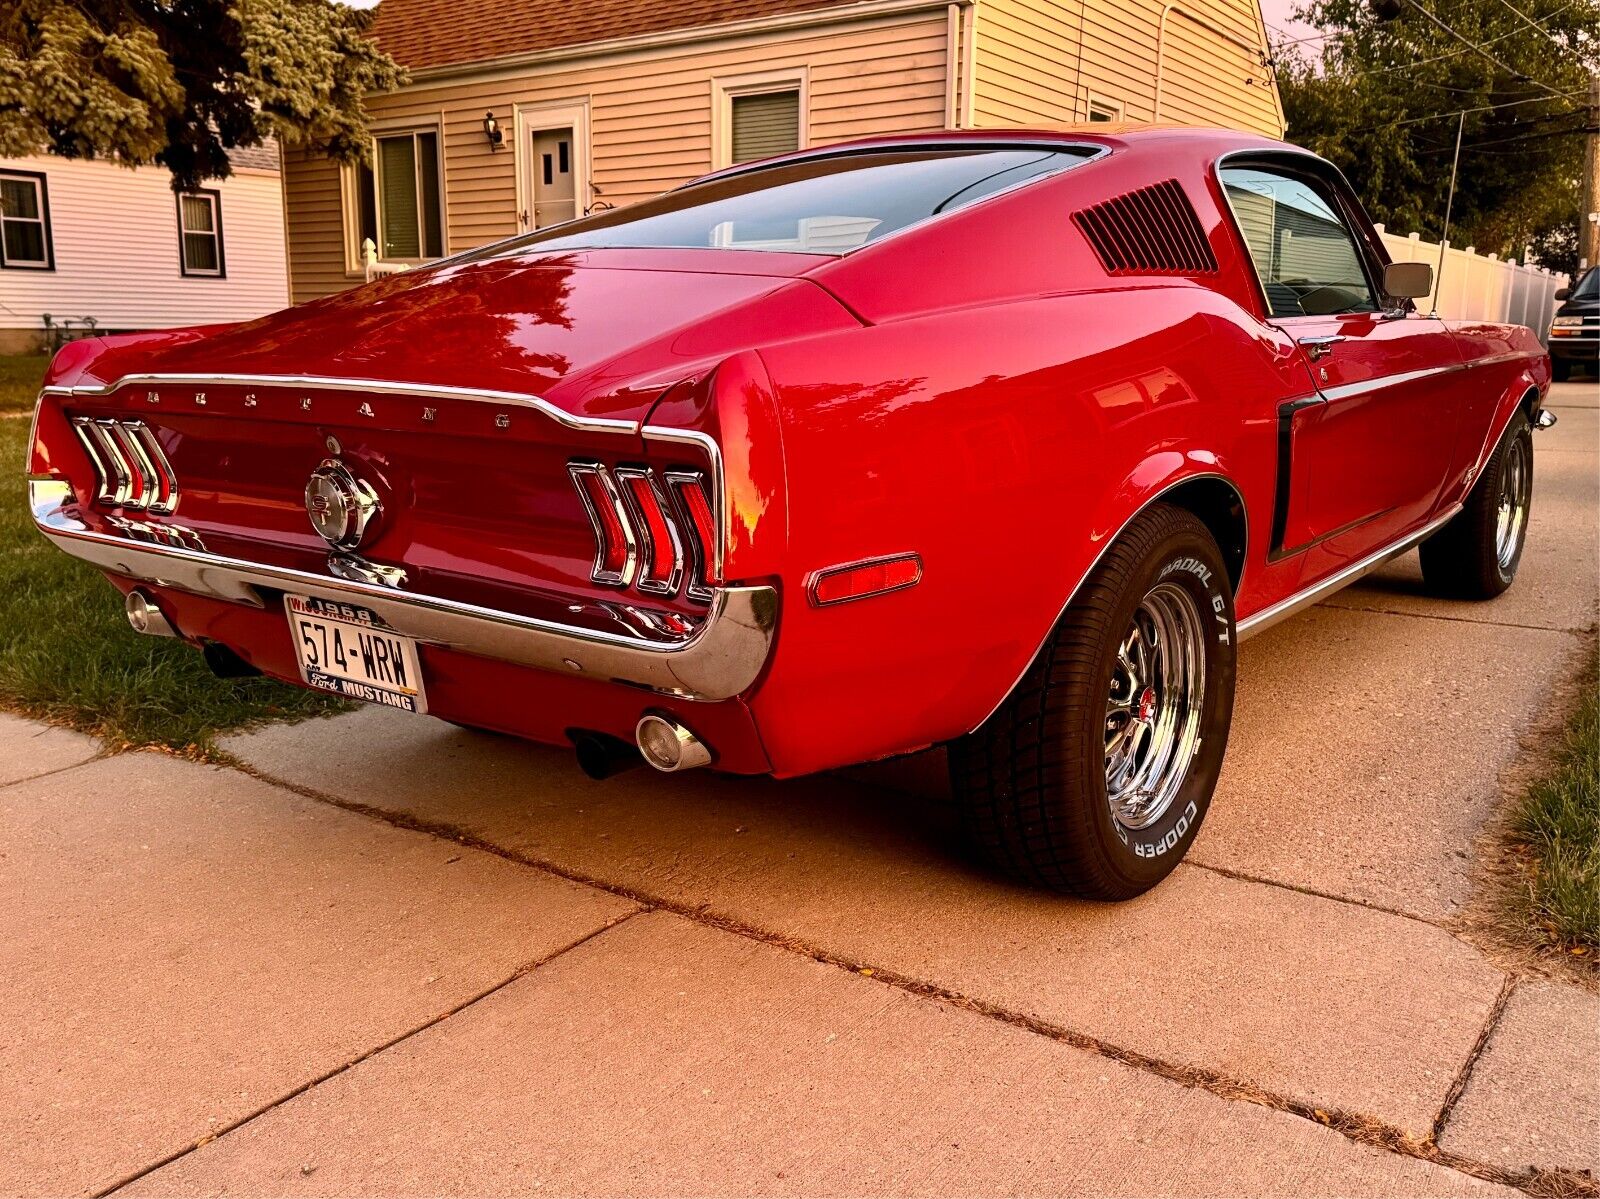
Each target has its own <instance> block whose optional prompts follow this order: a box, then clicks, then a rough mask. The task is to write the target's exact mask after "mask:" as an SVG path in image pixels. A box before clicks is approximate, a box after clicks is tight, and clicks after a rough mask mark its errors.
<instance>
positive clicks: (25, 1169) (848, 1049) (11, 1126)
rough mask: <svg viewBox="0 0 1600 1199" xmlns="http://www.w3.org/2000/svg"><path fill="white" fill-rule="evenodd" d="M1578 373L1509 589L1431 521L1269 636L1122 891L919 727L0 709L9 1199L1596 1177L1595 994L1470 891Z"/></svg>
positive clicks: (1280, 1190)
mask: <svg viewBox="0 0 1600 1199" xmlns="http://www.w3.org/2000/svg"><path fill="white" fill-rule="evenodd" d="M1597 398H1600V389H1597V388H1596V387H1595V386H1594V385H1592V384H1573V385H1567V386H1563V387H1559V388H1557V390H1556V394H1555V396H1554V398H1553V403H1552V406H1553V407H1554V408H1555V409H1556V411H1557V412H1558V413H1559V415H1560V418H1561V423H1560V425H1559V426H1558V427H1557V428H1556V429H1555V430H1554V431H1552V432H1550V433H1547V434H1543V435H1541V436H1540V438H1539V439H1538V440H1537V475H1538V481H1537V487H1536V496H1535V506H1534V514H1533V527H1532V531H1531V535H1530V545H1529V550H1528V552H1527V555H1526V557H1525V558H1524V562H1523V567H1522V576H1521V577H1520V578H1519V580H1518V582H1517V585H1516V586H1515V587H1514V588H1513V589H1512V590H1511V591H1510V592H1509V593H1508V594H1507V595H1506V596H1504V597H1502V598H1501V599H1499V600H1496V601H1494V602H1492V603H1488V604H1481V605H1460V604H1449V603H1442V602H1438V601H1435V600H1431V599H1428V598H1426V597H1425V596H1423V595H1422V594H1421V590H1420V583H1419V578H1418V575H1417V570H1416V564H1415V559H1414V557H1413V558H1407V559H1402V560H1401V561H1399V562H1397V563H1396V564H1394V565H1393V566H1392V567H1391V568H1390V569H1388V570H1387V571H1385V572H1384V573H1382V574H1380V575H1378V576H1375V577H1374V578H1373V579H1371V580H1370V581H1369V582H1367V583H1366V584H1365V585H1363V586H1360V587H1359V588H1356V589H1353V590H1350V591H1347V592H1345V593H1343V594H1341V595H1340V596H1338V597H1336V598H1335V599H1334V600H1333V601H1332V602H1331V603H1328V604H1325V605H1323V606H1321V607H1318V608H1316V609H1313V610H1312V611H1311V612H1310V613H1308V614H1307V615H1305V616H1303V617H1301V618H1299V619H1297V620H1296V621H1293V622H1291V623H1289V624H1286V625H1283V626H1279V627H1278V628H1277V629H1274V630H1272V631H1271V632H1269V633H1267V634H1264V635H1263V636H1261V637H1259V638H1257V639H1255V640H1254V641H1251V642H1250V643H1248V644H1247V645H1246V647H1245V648H1244V651H1243V661H1242V665H1241V671H1240V691H1239V701H1238V708H1237V715H1236V723H1235V728H1234V735H1233V740H1232V743H1231V747H1230V749H1229V755H1228V762H1227V766H1226V769H1225V771H1224V776H1223V781H1222V786H1221V791H1220V793H1219V795H1218V797H1217V801H1216V803H1215V804H1214V805H1213V807H1212V810H1211V815H1210V818H1209V821H1208V823H1207V825H1206V827H1205V830H1204V832H1203V833H1202V835H1201V838H1200V840H1199V843H1198V844H1197V846H1196V847H1195V851H1194V853H1193V854H1192V855H1191V858H1190V860H1189V862H1188V863H1187V864H1186V865H1184V866H1182V867H1180V869H1179V870H1178V871H1177V873H1176V874H1174V875H1173V876H1172V878H1171V879H1170V880H1169V881H1168V882H1166V883H1165V884H1163V885H1162V886H1161V887H1159V888H1157V890H1156V891H1154V892H1153V893H1151V894H1150V895H1148V896H1145V897H1143V898H1142V899H1140V900H1137V901H1135V902H1132V903H1128V904H1124V905H1120V906H1104V905H1092V904H1085V903H1077V902H1071V901H1067V900H1062V899H1058V898H1055V897H1052V896H1047V895H1041V894H1035V893H1030V892H1028V891H1024V890H1021V889H1017V888H1014V887H1010V886H1007V885H1004V884H1002V883H998V882H996V881H994V880H993V879H991V878H988V877H986V876H985V875H983V874H981V873H979V872H978V871H976V870H975V869H973V868H972V867H971V866H970V865H969V864H968V863H967V862H966V861H965V860H964V859H963V858H962V857H961V856H960V854H959V852H958V851H957V850H956V848H955V847H953V845H952V844H951V841H950V836H949V832H948V809H947V806H946V805H945V804H944V802H943V800H942V797H941V788H940V785H939V783H938V763H937V761H934V760H929V759H922V760H912V761H909V762H905V763H898V764H895V765H893V766H891V767H880V768H876V769H873V770H863V771H857V772H853V773H852V775H851V776H850V777H848V778H846V777H838V776H830V777H821V778H811V779H805V780H801V781H796V782H788V783H772V782H761V781H757V782H752V781H741V780H737V779H728V778H721V777H717V776H714V775H707V774H698V775H689V776H684V777H667V776H657V775H652V774H650V773H648V772H644V771H639V772H634V773H631V774H628V775H624V776H622V777H620V778H617V779H613V780H611V781H609V782H607V783H593V782H590V781H589V780H587V779H586V778H584V777H583V776H582V775H581V774H580V773H579V772H578V770H577V768H576V766H575V765H574V764H573V762H572V761H571V758H570V756H569V755H567V754H563V753H557V752H554V751H550V750H544V749H540V748H538V747H533V746H528V745H523V744H520V743H517V742H514V741H509V740H505V739H501V738H496V737H491V736H485V735H479V734H473V733H467V732H462V731H460V730H456V729H454V728H451V727H449V726H447V725H444V724H440V723H438V722H434V721H429V720H418V719H416V718H412V717H407V716H403V715H398V714H395V713H392V712H385V711H380V710H377V709H372V710H364V711H361V712H358V713H356V714H354V715H350V716H346V717H341V718H338V719H334V720H327V721H317V722H312V723H309V724H305V725H300V726H295V727H275V728H270V729H267V730H264V731H261V732H258V733H255V734H251V735H248V736H242V737H238V738H235V739H233V740H232V741H230V742H229V743H228V744H227V749H228V751H229V752H230V753H231V754H233V755H234V756H235V757H236V758H237V760H238V763H239V766H238V768H237V769H228V768H221V767H214V766H200V765H196V764H193V763H189V762H184V761H179V760H176V759H173V758H169V757H165V756H160V755H154V754H134V755H124V756H120V757H101V756H98V746H97V745H96V744H95V743H93V742H91V741H88V740H87V739H85V738H81V737H77V736H75V735H72V734H67V733H62V732H59V731H55V730H48V729H44V728H42V727H41V726H37V725H33V724H30V723H27V722H24V721H20V720H16V719H13V718H4V717H0V912H4V913H5V915H4V917H3V921H4V924H3V927H4V929H5V936H4V937H3V938H0V1145H3V1146H4V1147H5V1149H4V1152H0V1193H6V1194H10V1193H20V1194H52V1193H105V1192H108V1191H113V1190H119V1191H122V1192H125V1193H129V1194H163V1195H171V1194H218V1193H223V1192H230V1193H251V1194H254V1193H273V1194H318V1195H345V1194H384V1195H422V1194H466V1193H473V1194H489V1193H501V1192H505V1193H511V1192H516V1193H521V1194H535V1193H547V1194H562V1193H574V1192H577V1193H588V1194H593V1193H607V1194H624V1193H627V1194H635V1193H638V1194H661V1193H684V1194H688V1193H695V1194H810V1193H830V1194H843V1193H878V1192H892V1193H897V1194H898V1193H919V1194H932V1193H941V1194H943V1193H974V1194H999V1193H1007V1194H1010V1193H1027V1194H1096V1195H1099V1194H1104V1195H1154V1194H1174V1195H1231V1194H1251V1195H1263V1194H1283V1195H1289V1194H1296V1195H1303V1194H1318V1195H1321V1194H1339V1195H1372V1196H1390V1195H1419V1196H1420V1195H1428V1196H1432V1195H1456V1194H1479V1193H1491V1192H1492V1193H1503V1194H1513V1193H1515V1192H1514V1191H1512V1190H1509V1189H1507V1186H1508V1184H1509V1185H1511V1186H1521V1187H1523V1188H1524V1189H1527V1190H1530V1191H1531V1192H1533V1193H1536V1194H1554V1193H1561V1194H1582V1193H1590V1194H1593V1193H1596V1191H1595V1183H1594V1177H1593V1174H1592V1173H1588V1172H1591V1171H1600V1071H1597V1070H1596V1069H1595V1062H1596V1060H1600V996H1597V995H1596V994H1595V993H1594V992H1593V991H1591V990H1586V989H1582V988H1578V987H1575V986H1573V985H1570V984H1563V983H1554V982H1549V981H1544V980H1540V979H1537V978H1533V977H1528V976H1524V975H1522V974H1519V973H1518V972H1517V971H1516V969H1515V967H1514V966H1508V965H1507V964H1505V963H1504V962H1501V961H1500V960H1498V959H1497V958H1496V957H1495V956H1491V954H1490V953H1488V952H1485V951H1484V950H1482V949H1480V948H1479V947H1478V946H1477V945H1475V944H1474V943H1473V942H1472V941H1471V940H1469V939H1468V937H1467V935H1466V933H1465V932H1464V929H1465V928H1466V925H1467V921H1466V919H1465V913H1466V911H1467V908H1468V905H1469V903H1470V902H1471V900H1472V896H1473V886H1474V883H1473V880H1474V854H1475V844H1474V842H1475V839H1476V838H1477V837H1478V835H1479V832H1480V830H1481V829H1482V828H1483V826H1484V824H1485V822H1486V821H1487V820H1488V819H1489V818H1490V817H1491V816H1492V814H1493V813H1494V812H1495V811H1496V808H1497V805H1498V804H1499V802H1500V798H1501V794H1502V774H1503V772H1506V771H1507V770H1508V768H1510V767H1512V766H1513V763H1514V762H1515V761H1516V759H1517V758H1518V755H1519V752H1522V751H1521V750H1520V749H1519V745H1520V743H1521V742H1522V741H1524V740H1525V739H1526V738H1525V737H1524V734H1525V732H1526V731H1527V730H1529V729H1530V728H1532V729H1537V728H1538V727H1539V726H1540V724H1541V722H1542V721H1545V720H1546V719H1547V717H1548V716H1549V713H1550V710H1551V708H1552V705H1553V704H1554V703H1556V702H1557V700H1556V699H1555V698H1553V697H1556V696H1558V695H1559V694H1560V690H1561V687H1562V685H1563V683H1564V682H1565V681H1566V680H1567V679H1569V677H1570V675H1571V672H1572V671H1573V669H1574V667H1575V666H1576V664H1577V660H1578V656H1579V651H1580V649H1581V645H1582V632H1583V631H1584V630H1586V629H1589V628H1591V627H1592V626H1593V624H1594V621H1595V617H1596V579H1597V561H1596V545H1597V536H1600V530H1597V514H1600V496H1597V487H1600V484H1597V479H1600V453H1597V450H1600V426H1597V419H1600V412H1597V410H1596V409H1597V403H1596V401H1597ZM508 702H514V697H508ZM1527 748H1530V749H1532V750H1534V751H1536V750H1537V746H1536V745H1534V746H1530V747H1527Z"/></svg>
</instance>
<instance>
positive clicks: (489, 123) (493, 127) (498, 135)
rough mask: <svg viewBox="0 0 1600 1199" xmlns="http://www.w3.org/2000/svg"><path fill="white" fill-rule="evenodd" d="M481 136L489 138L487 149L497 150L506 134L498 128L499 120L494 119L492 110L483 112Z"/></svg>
mask: <svg viewBox="0 0 1600 1199" xmlns="http://www.w3.org/2000/svg"><path fill="white" fill-rule="evenodd" d="M483 136H484V137H486V138H488V139H489V149H491V150H498V149H499V148H500V144H501V143H502V142H504V141H505V140H506V135H505V133H504V131H503V130H501V128H500V122H499V121H497V120H495V119H494V113H493V112H486V113H484V114H483Z"/></svg>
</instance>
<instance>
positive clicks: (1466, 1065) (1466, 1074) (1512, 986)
mask: <svg viewBox="0 0 1600 1199" xmlns="http://www.w3.org/2000/svg"><path fill="white" fill-rule="evenodd" d="M1516 987H1517V976H1516V975H1514V974H1507V975H1506V976H1505V978H1504V979H1502V980H1501V982H1500V993H1499V994H1498V995H1496V996H1495V997H1494V1006H1493V1007H1491V1008H1490V1009H1489V1016H1488V1018H1487V1019H1486V1020H1484V1022H1483V1028H1482V1029H1480V1030H1479V1032H1478V1039H1477V1041H1476V1042H1475V1043H1474V1044H1473V1046H1472V1050H1471V1052H1470V1053H1468V1054H1467V1060H1466V1061H1464V1062H1462V1063H1461V1069H1460V1070H1457V1071H1456V1076H1455V1078H1453V1079H1452V1080H1451V1081H1450V1089H1449V1090H1448V1091H1446V1092H1445V1095H1444V1102H1443V1103H1442V1104H1440V1105H1439V1114H1438V1115H1437V1116H1435V1117H1434V1119H1433V1132H1432V1134H1431V1136H1430V1138H1429V1139H1430V1140H1432V1141H1433V1142H1434V1143H1435V1144H1438V1142H1439V1138H1440V1137H1442V1136H1444V1126H1445V1125H1446V1124H1448V1123H1449V1122H1450V1116H1451V1114H1452V1113H1453V1112H1454V1111H1455V1110H1456V1104H1457V1103H1458V1102H1460V1100H1461V1096H1462V1094H1463V1093H1464V1092H1465V1091H1466V1089H1467V1082H1468V1080H1470V1079H1471V1077H1472V1071H1473V1067H1475V1066H1476V1065H1477V1064H1478V1059H1479V1058H1480V1057H1482V1056H1483V1051H1484V1050H1485V1049H1487V1048H1488V1047H1489V1038H1490V1037H1492V1036H1494V1030H1495V1029H1496V1028H1498V1027H1499V1026H1500V1018H1501V1017H1502V1016H1503V1015H1505V1011H1506V1004H1508V1003H1510V1002H1511V992H1512V991H1514V990H1516Z"/></svg>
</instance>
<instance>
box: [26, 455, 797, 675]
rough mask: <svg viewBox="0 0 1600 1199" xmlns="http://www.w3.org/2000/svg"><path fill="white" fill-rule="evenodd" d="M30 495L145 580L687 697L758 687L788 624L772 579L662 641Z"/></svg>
mask: <svg viewBox="0 0 1600 1199" xmlns="http://www.w3.org/2000/svg"><path fill="white" fill-rule="evenodd" d="M28 498H29V503H30V506H31V508H32V512H33V520H34V523H35V524H36V525H38V527H39V531H40V532H41V533H43V534H44V535H45V536H46V537H48V538H49V539H50V540H51V541H52V542H53V543H54V544H55V545H56V546H57V547H59V548H60V549H62V550H64V551H65V552H66V553H68V554H71V555H72V556H73V557H74V558H80V559H82V560H83V561H85V562H87V563H89V564H90V565H91V566H95V567H97V568H98V569H100V570H103V571H106V572H108V573H110V574H116V575H121V576H123V577H124V578H128V579H132V580H134V581H136V582H140V583H147V584H149V585H151V586H154V587H167V588H171V589H173V590H176V591H185V592H189V593H190V594H192V595H200V596H205V597H207V598H210V599H218V600H225V601H227V602H229V603H235V604H246V605H249V606H250V607H255V608H265V607H267V606H268V603H269V598H268V597H267V596H264V595H263V594H262V593H263V592H264V591H265V592H285V591H288V592H293V593H294V594H296V595H305V596H314V597H316V598H318V599H325V600H330V601H333V602H336V603H347V604H357V605H359V606H361V607H363V608H366V609H368V610H370V611H371V612H373V613H375V614H376V615H377V616H379V617H380V618H381V619H383V620H384V621H386V622H388V624H389V625H391V626H392V627H393V628H394V630H395V631H396V632H397V633H401V634H403V635H404V636H407V637H415V638H416V639H417V640H418V641H420V642H422V643H424V644H426V645H436V646H442V647H445V648H448V649H453V650H459V651H460V652H462V653H466V654H475V655H477V656H479V657H482V658H492V659H495V660H497V661H501V662H513V663H516V664H517V665H519V666H532V667H535V668H538V669H541V670H553V671H557V672H560V673H562V674H576V675H581V676H582V677H584V678H593V679H600V680H606V681H616V682H622V683H628V684H631V685H634V686H638V687H644V688H648V689H649V690H651V691H656V692H660V693H661V694H664V695H674V696H679V697H681V698H684V699H693V700H721V699H731V698H732V697H734V696H736V695H738V694H740V693H741V692H743V691H745V690H746V689H747V688H749V687H750V685H751V684H752V683H754V682H755V681H756V678H757V676H758V675H759V674H760V673H761V668H762V666H763V665H764V664H765V663H766V660H767V655H768V653H769V651H770V650H771V647H772V638H773V634H774V631H775V629H776V626H777V615H778V595H777V591H776V590H775V589H774V588H772V587H722V588H718V589H717V590H716V591H715V592H714V593H713V595H712V597H711V604H710V609H709V611H708V612H707V614H706V618H705V620H704V621H703V622H702V623H701V624H699V625H698V626H697V627H696V628H695V629H693V630H692V631H691V632H690V633H688V634H687V635H685V636H683V637H681V638H677V639H671V638H667V637H663V638H662V639H653V638H647V637H645V636H643V635H640V636H628V635H624V634H621V633H609V632H605V631H602V630H597V629H583V628H576V627H573V626H571V625H564V624H558V623H555V622H552V621H547V620H539V619H536V618H534V617H528V616H519V615H516V614H515V613H511V612H500V611H496V610H494V609H492V608H480V607H477V606H476V605H473V604H463V603H458V602H456V601H454V600H446V599H438V598H435V597H432V596H426V595H414V594H406V593H404V592H399V591H396V590H394V589H393V588H390V587H384V586H381V585H378V584H374V583H366V582H360V581H356V580H347V579H339V578H332V577H330V576H327V575H319V574H311V573H309V572H306V571H300V570H291V569H288V568H285V567H277V566H267V565H263V564H261V563H257V562H246V561H242V560H240V559H237V558H224V557H219V556H217V555H215V554H209V553H206V552H204V551H202V550H199V549H195V548H192V547H189V546H184V545H178V544H155V543H151V542H144V541H134V540H131V539H129V538H127V537H121V536H112V535H110V534H106V533H100V532H96V531H94V530H92V529H90V528H88V527H87V526H86V525H84V524H83V523H82V522H81V521H79V520H78V519H77V518H76V517H74V516H72V515H70V514H69V513H68V512H66V511H64V510H63V508H62V505H63V504H64V503H67V502H69V501H70V500H71V499H72V491H71V488H70V487H69V486H68V485H67V484H66V483H64V482H62V481H60V480H56V479H48V480H33V481H31V482H30V483H29V484H28ZM272 602H275V601H272Z"/></svg>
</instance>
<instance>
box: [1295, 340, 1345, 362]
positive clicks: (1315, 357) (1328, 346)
mask: <svg viewBox="0 0 1600 1199" xmlns="http://www.w3.org/2000/svg"><path fill="white" fill-rule="evenodd" d="M1343 340H1344V337H1343V335H1342V334H1339V333H1329V334H1327V335H1326V336H1323V337H1302V338H1299V339H1298V340H1297V344H1298V345H1299V346H1300V347H1301V349H1303V350H1305V352H1306V357H1307V358H1309V359H1311V361H1312V362H1317V361H1320V360H1321V359H1323V358H1326V357H1327V356H1328V355H1329V354H1331V353H1333V347H1334V346H1336V345H1338V344H1339V343H1340V342H1341V341H1343Z"/></svg>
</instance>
